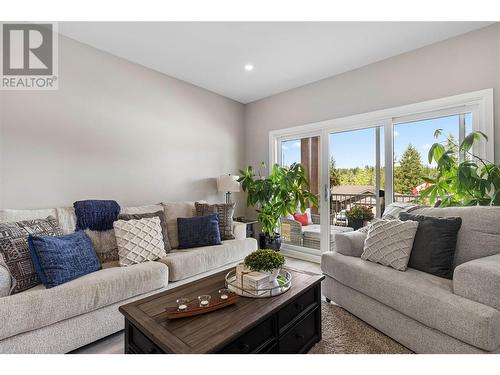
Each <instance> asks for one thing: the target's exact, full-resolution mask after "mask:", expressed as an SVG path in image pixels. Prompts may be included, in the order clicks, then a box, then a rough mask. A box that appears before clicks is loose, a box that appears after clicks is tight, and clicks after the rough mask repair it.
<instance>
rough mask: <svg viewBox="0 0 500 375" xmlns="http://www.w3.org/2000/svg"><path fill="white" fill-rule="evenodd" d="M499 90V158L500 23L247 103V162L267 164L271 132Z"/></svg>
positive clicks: (499, 128) (498, 105)
mask: <svg viewBox="0 0 500 375" xmlns="http://www.w3.org/2000/svg"><path fill="white" fill-rule="evenodd" d="M486 88H494V91H495V132H496V136H495V160H496V162H497V163H499V162H500V24H495V25H492V26H490V27H487V28H484V29H481V30H478V31H475V32H471V33H468V34H464V35H461V36H459V37H455V38H453V39H449V40H446V41H443V42H440V43H437V44H434V45H431V46H427V47H424V48H421V49H418V50H415V51H412V52H408V53H405V54H402V55H399V56H396V57H392V58H389V59H387V60H383V61H380V62H378V63H375V64H371V65H368V66H365V67H362V68H360V69H356V70H353V71H350V72H347V73H344V74H340V75H338V76H334V77H331V78H327V79H325V80H322V81H318V82H315V83H312V84H310V85H306V86H302V87H299V88H297V89H293V90H290V91H287V92H284V93H281V94H278V95H274V96H272V97H269V98H266V99H262V100H259V101H256V102H253V103H250V104H247V105H246V107H245V149H246V161H247V163H249V164H252V165H258V163H259V162H260V161H265V162H267V161H268V160H269V157H268V154H269V152H268V133H269V131H270V130H274V129H280V128H286V127H290V126H294V125H302V124H308V123H311V122H317V121H322V120H328V119H333V118H339V117H344V116H348V115H354V114H360V113H365V112H370V111H375V110H379V109H384V108H391V107H395V106H399V105H405V104H411V103H417V102H421V101H425V100H430V99H435V98H440V97H445V96H451V95H456V94H461V93H465V92H470V91H475V90H480V89H486Z"/></svg>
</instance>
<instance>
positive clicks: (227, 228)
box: [194, 202, 235, 241]
mask: <svg viewBox="0 0 500 375" xmlns="http://www.w3.org/2000/svg"><path fill="white" fill-rule="evenodd" d="M194 206H195V211H196V216H206V215H209V214H217V215H218V217H219V232H220V239H221V240H222V241H225V240H234V235H233V214H234V206H235V203H234V202H233V203H216V204H208V203H200V202H195V204H194Z"/></svg>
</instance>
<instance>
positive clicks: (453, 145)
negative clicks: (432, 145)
mask: <svg viewBox="0 0 500 375" xmlns="http://www.w3.org/2000/svg"><path fill="white" fill-rule="evenodd" d="M446 149H447V150H450V151H452V152H453V154H452V156H451V157H452V158H453V160H455V163H457V162H458V143H457V141H456V139H455V137H454V136H453V134H451V133H448V138H447V139H446Z"/></svg>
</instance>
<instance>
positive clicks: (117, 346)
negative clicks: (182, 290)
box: [72, 257, 321, 354]
mask: <svg viewBox="0 0 500 375" xmlns="http://www.w3.org/2000/svg"><path fill="white" fill-rule="evenodd" d="M286 265H287V266H289V267H291V268H295V269H298V270H304V271H310V272H316V273H321V269H320V266H319V264H318V263H312V262H307V261H304V260H299V259H294V258H288V257H287V259H286ZM190 281H192V279H187V280H183V281H181V282H177V283H171V284H170V285H171V286H172V287H176V286H179V285H182V284H185V283H187V282H190ZM124 340H125V337H124V332H123V331H121V332H118V333H115V334H114V335H111V336H108V337H105V338H103V339H101V340H99V341H96V342H94V343H92V344H89V345H87V346H84V347H82V348H80V349H77V350H75V351H73V352H72V353H74V354H123V352H124Z"/></svg>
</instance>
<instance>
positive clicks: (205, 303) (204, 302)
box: [200, 300, 208, 306]
mask: <svg viewBox="0 0 500 375" xmlns="http://www.w3.org/2000/svg"><path fill="white" fill-rule="evenodd" d="M200 305H202V306H206V305H208V301H207V300H203V301H201V302H200Z"/></svg>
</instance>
